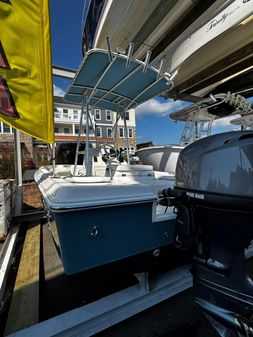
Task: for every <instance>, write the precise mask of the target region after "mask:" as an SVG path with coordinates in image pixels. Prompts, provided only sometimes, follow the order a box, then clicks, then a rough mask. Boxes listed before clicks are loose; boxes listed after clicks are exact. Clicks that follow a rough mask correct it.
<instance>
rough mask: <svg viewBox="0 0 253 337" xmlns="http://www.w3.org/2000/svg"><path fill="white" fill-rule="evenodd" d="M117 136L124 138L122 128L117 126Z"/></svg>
mask: <svg viewBox="0 0 253 337" xmlns="http://www.w3.org/2000/svg"><path fill="white" fill-rule="evenodd" d="M119 136H120V138H124V128H119Z"/></svg>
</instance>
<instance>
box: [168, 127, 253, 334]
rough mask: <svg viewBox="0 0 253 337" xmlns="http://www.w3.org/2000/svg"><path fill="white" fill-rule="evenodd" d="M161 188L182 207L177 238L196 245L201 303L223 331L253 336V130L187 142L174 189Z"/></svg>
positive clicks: (195, 272) (197, 293)
mask: <svg viewBox="0 0 253 337" xmlns="http://www.w3.org/2000/svg"><path fill="white" fill-rule="evenodd" d="M162 194H163V196H164V197H165V199H166V198H167V200H168V202H170V203H173V204H174V205H175V206H176V207H177V221H176V240H177V243H178V244H180V245H182V246H192V248H193V252H194V261H193V266H194V268H193V276H194V292H195V301H196V303H197V304H198V305H199V306H200V307H201V309H202V310H203V311H204V313H205V314H206V315H207V316H208V318H209V319H210V321H211V322H212V323H214V324H213V325H214V326H215V328H216V329H217V330H218V332H219V333H221V331H222V329H223V330H224V328H225V329H226V330H227V332H228V333H232V334H229V336H238V334H237V332H238V331H239V332H240V333H241V335H242V336H244V335H245V336H248V335H250V336H252V332H253V319H252V314H253V282H252V279H251V277H250V273H249V271H248V268H247V265H248V264H249V261H247V260H246V258H245V249H247V248H248V247H249V246H250V244H251V241H252V240H253V131H238V132H237V131H236V132H235V131H233V132H227V133H222V134H217V135H213V136H210V137H206V138H203V139H201V140H199V141H196V142H195V143H192V144H191V145H189V146H187V147H186V148H185V149H183V150H182V151H181V153H180V155H179V158H178V163H177V167H176V176H175V187H174V189H172V190H170V189H168V190H164V191H163V193H162ZM249 333H250V334H249ZM226 336H227V335H226Z"/></svg>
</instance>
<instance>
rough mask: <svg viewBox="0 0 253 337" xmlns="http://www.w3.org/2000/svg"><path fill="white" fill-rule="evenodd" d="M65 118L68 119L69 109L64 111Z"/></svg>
mask: <svg viewBox="0 0 253 337" xmlns="http://www.w3.org/2000/svg"><path fill="white" fill-rule="evenodd" d="M63 118H68V109H63Z"/></svg>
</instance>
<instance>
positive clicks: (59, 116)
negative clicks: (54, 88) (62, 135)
mask: <svg viewBox="0 0 253 337" xmlns="http://www.w3.org/2000/svg"><path fill="white" fill-rule="evenodd" d="M54 117H55V118H57V119H60V118H61V113H60V112H59V111H58V112H55V113H54Z"/></svg>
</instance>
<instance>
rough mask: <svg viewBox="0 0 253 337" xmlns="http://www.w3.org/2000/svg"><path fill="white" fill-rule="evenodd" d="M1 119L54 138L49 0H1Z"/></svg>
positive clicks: (49, 140)
mask: <svg viewBox="0 0 253 337" xmlns="http://www.w3.org/2000/svg"><path fill="white" fill-rule="evenodd" d="M0 119H1V120H2V121H3V122H4V123H6V124H8V125H11V126H13V127H14V128H16V129H18V130H21V131H23V132H25V133H27V134H29V135H30V136H32V137H35V138H37V139H41V140H43V141H45V142H47V143H52V142H53V141H54V128H53V86H52V64H51V41H50V19H49V2H48V0H0Z"/></svg>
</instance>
